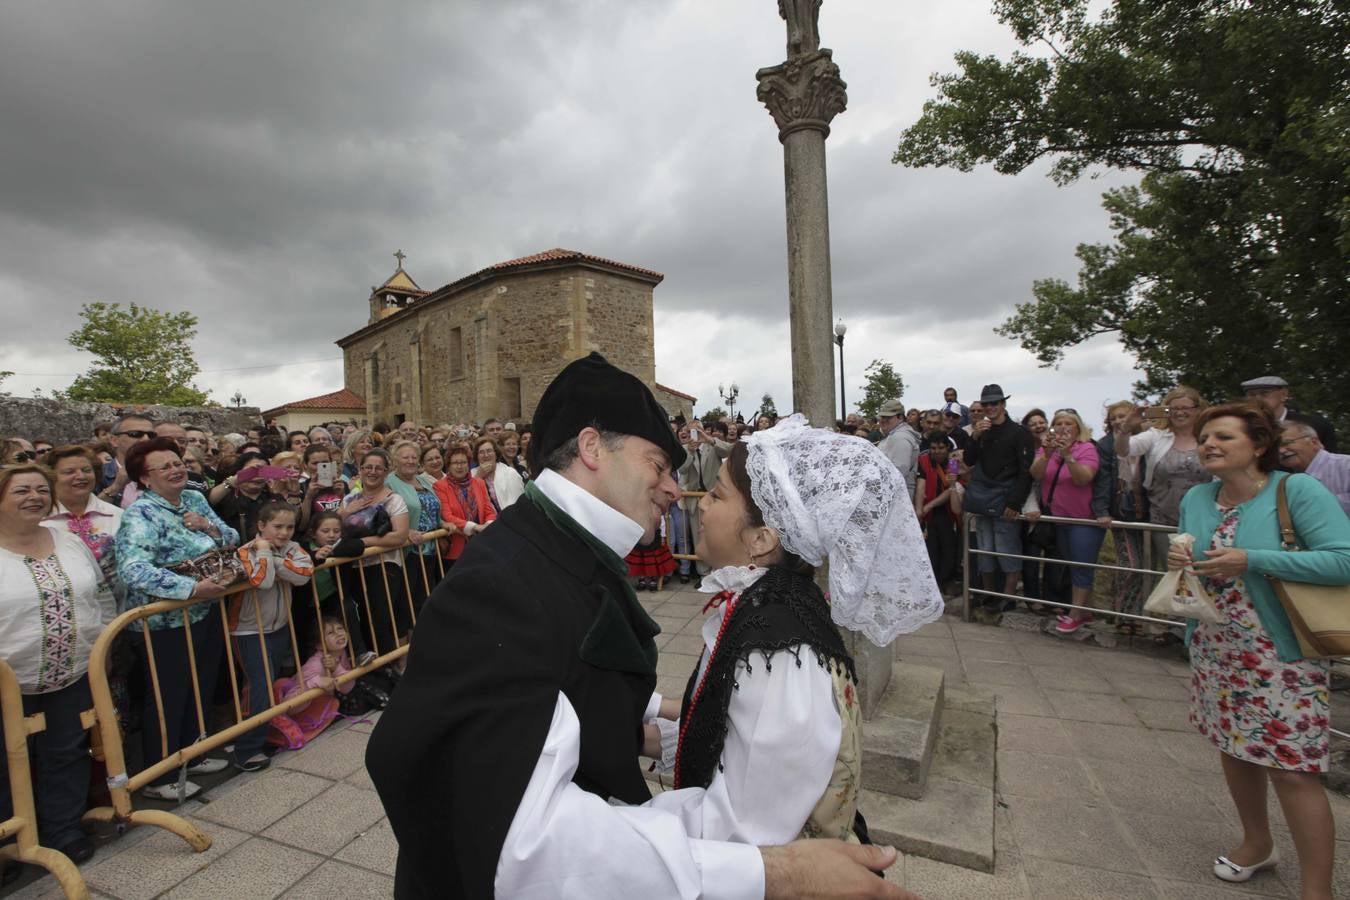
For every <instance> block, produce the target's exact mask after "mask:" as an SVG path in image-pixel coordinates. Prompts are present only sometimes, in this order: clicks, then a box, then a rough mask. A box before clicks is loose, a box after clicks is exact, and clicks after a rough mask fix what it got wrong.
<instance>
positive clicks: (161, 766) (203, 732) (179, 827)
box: [84, 530, 448, 852]
mask: <svg viewBox="0 0 1350 900" xmlns="http://www.w3.org/2000/svg"><path fill="white" fill-rule="evenodd" d="M447 534H448V533H447V532H446V531H444V530H437V531H429V532H426V533H425V536H424V537H425V540H429V541H431V542H432V546H434V547H437V539H439V538H441V537H445V536H447ZM414 546H416V545H414V544H412V543H409V544H405V545H404V546H402V547H399V548H370V549H368V550H367V551H366V552H365V553H364V554H362V555H361V556H360V557H354V558H352V559H330V560H327V561H325V562H324V563H322V564H321V565H319V566H316V567H315V573H316V574H317V573H318V572H319V571H323V570H329V571H333V573H334V577H335V581H336V586H337V608H338V609H339V610H340V611H341V618H342V621H343V625H344V627H345V628H346V630H347V632H348V635H353V634H355V632H354V631H353V630H352V628H351V623H350V622H349V620H348V613H347V607H348V593H349V592H348V586H347V585H346V584H344V579H343V578H342V577H341V572H340V571H339V570H338V567H339V566H342V565H346V564H351V565H352V569H354V574H352V573H351V570H349V575H348V579H347V580H349V581H353V582H355V585H356V586H359V593H360V595H361V596H360V598H359V600H360V604H359V605H358V606H357V611H358V613H360V614H363V615H364V622H363V623H362V624H364V625H365V626H366V631H367V632H368V633H369V636H370V640H371V643H370V649H371V650H372V651H373V652H374V653H375V658H374V659H372V660H369V661H367V662H366V663H365V664H364V665H361V664H359V662H358V659H357V656H356V648H355V646H354V641H352V640H349V641H348V644H347V651H346V652H347V657H348V661H349V662H350V664H351V669H350V670H349V671H347V672H343V673H341V674H338V675H336V676H334V678H333V680H334V683H335V684H336V685H344V684H347V683H349V682H352V681H355V680H357V679H359V678H361V677H362V676H363V675H365V674H367V673H369V672H371V671H373V670H375V669H378V668H380V667H382V666H385V665H388V664H389V663H392V662H394V661H396V660H399V659H401V658H403V657H404V656H406V655H407V653H408V644H407V642H406V641H405V640H404V639H403V636H402V635H401V634H400V633H399V628H398V623H399V622H400V617H399V616H398V615H396V611H395V603H402V602H405V601H406V603H407V607H408V614H409V616H408V619H407V622H408V623H409V627H411V626H412V625H415V624H416V621H417V606H418V604H417V603H416V602H415V601H414V596H413V594H414V589H413V587H412V586H411V584H410V580H411V578H410V577H405V578H403V597H402V598H399V599H398V600H396V599H395V597H394V596H393V594H394V591H392V590H391V588H390V579H389V573H388V571H387V570H386V569H385V567H384V565H382V564H379V563H375V564H369V565H361V564H359V563H356V562H355V560H362V561H364V560H370V559H373V558H375V557H377V556H382V555H387V554H391V553H397V554H400V555H403V554H405V553H406V551H408V550H409V549H410V548H412V547H414ZM431 557H432V559H434V561H435V566H434V567H429V566H428V563H427V557H426V556H423V555H421V554H416V555H415V558H416V561H417V563H418V564H419V565H420V567H421V571H420V573H419V572H416V571H413V572H407V573H405V574H407V575H409V576H411V577H419V576H420V577H419V580H420V581H421V587H422V588H423V589H424V590H422V591H421V593H420V595H421V597H425V596H426V595H427V594H429V593H430V592H431V589H432V588H434V587H435V584H436V583H438V582H439V580H440V578H442V577H444V575H445V562H444V560H443V559H442V557H441V554H440V552H439V547H437V550H436V551H433V553H432V554H431ZM406 562H407V561H406V560H405V563H406ZM405 567H406V566H405ZM368 570H375V571H378V575H379V581H378V582H376V585H377V586H379V585H381V584H382V586H383V591H382V592H380V591H372V590H371V585H370V584H368V583H367V575H368V574H369V575H370V577H371V579H372V580H373V579H374V578H375V574H374V571H368ZM433 571H434V572H435V575H434V576H433V574H432V572H433ZM433 577H434V578H435V579H436V580H435V581H432V578H433ZM276 583H277V584H278V585H279V586H280V587H281V590H282V595H283V607H284V609H285V614H286V628H287V630H288V632H289V637H290V650H291V652H292V653H293V654H294V658H295V665H296V676H295V677H296V678H297V679H299V684H300V688H301V690H300V692H299V693H298V694H294V695H293V696H291V697H289V698H287V699H283V700H279V699H278V698H277V696H276V693H275V691H274V686H273V681H274V677H273V673H272V671H271V665H270V663H269V662H268V652H267V647H266V643H265V636H264V635H263V634H261V633H259V634H258V635H256V640H257V641H258V643H259V648H260V650H261V655H262V662H263V667H264V671H265V672H266V679H265V680H266V682H267V684H266V690H267V698H268V700H269V702H270V705H269V706H268V708H267V709H265V710H263V711H262V712H259V713H257V714H252V715H246V714H245V710H244V708H243V707H242V706H241V703H240V690H239V677H238V672H237V669H236V665H235V652H234V649H233V641H232V636H231V634H230V628H229V616H228V615H227V612H228V610H227V606H228V605H229V604H232V603H241V604H246V603H250V602H251V603H252V604H253V610H254V613H255V615H256V616H257V618H256V621H257V622H259V623H261V622H262V621H263V620H264V619H263V616H262V614H261V607H260V604H259V599H258V591H257V590H255V589H254V588H252V587H251V586H249V585H248V584H244V585H241V586H239V587H237V588H232V589H231V590H230V591H229V592H227V593H226V594H224V595H223V596H221V597H217V598H210V599H199V600H161V601H156V602H154V603H149V604H147V605H145V606H140V607H136V608H134V609H129V610H127V611H126V612H124V613H122V614H121V615H120V616H118V617H117V618H116V619H114V620H113V621H112V622H111V623H110V624H109V625H108V627H107V628H105V629H104V631H103V633H102V634H101V635H100V636H99V638H98V640H97V641H96V642H95V644H94V648H93V650H92V652H91V653H90V655H89V688H90V691H91V693H92V694H93V698H94V712H95V720H96V724H97V728H96V730H95V735H94V737H95V744H96V751H95V758H100V759H102V760H103V761H104V764H105V765H106V767H107V770H108V791H109V795H110V797H111V802H112V805H111V806H102V807H97V808H94V809H91V810H89V811H88V812H87V813H85V815H84V819H85V821H87V822H110V823H113V824H114V825H115V826H116V828H117V830H118V832H119V833H121V832H123V831H125V830H126V828H127V827H129V826H131V825H157V826H159V827H161V828H164V829H166V830H168V831H171V832H173V833H174V834H176V835H178V836H179V837H181V838H183V840H185V841H187V843H188V844H189V845H190V846H191V847H192V849H193V850H196V851H197V852H202V851H204V850H206V849H208V848H209V847H210V846H211V838H210V837H209V836H208V835H207V834H206V833H205V832H204V831H202V830H201V829H200V828H197V827H196V826H195V825H193V824H191V823H190V822H188V821H187V820H186V819H183V818H182V817H180V816H177V815H175V814H173V813H171V812H166V811H164V810H157V809H136V808H135V807H134V806H133V805H132V799H131V795H132V792H134V791H138V790H140V789H141V788H143V787H145V786H146V785H149V784H150V783H151V782H153V781H155V780H157V779H159V778H161V777H162V776H164V775H166V774H168V773H170V772H172V771H174V770H175V769H180V770H181V773H180V776H179V795H180V799H182V785H183V782H184V779H185V778H186V767H187V766H188V765H189V764H191V763H192V762H193V761H194V760H197V759H199V758H201V757H203V756H205V755H206V754H207V753H209V752H211V751H212V750H218V749H220V748H221V747H224V746H225V745H226V744H229V743H231V742H233V741H234V740H235V739H236V738H238V737H240V736H241V735H243V734H245V733H246V732H248V731H250V730H252V729H253V728H256V727H258V726H260V725H266V724H267V723H268V722H270V721H271V720H272V719H274V718H276V717H277V716H279V715H283V714H288V713H292V712H295V711H297V710H300V709H303V708H304V707H306V706H308V705H309V704H310V703H312V702H313V701H314V700H316V699H318V698H319V697H321V696H324V695H325V693H326V691H325V689H324V688H323V687H320V686H314V687H311V686H309V684H308V683H306V681H305V677H304V673H303V671H302V669H301V666H302V663H303V661H304V659H305V658H306V656H305V655H302V654H301V652H300V646H299V643H298V641H297V637H296V622H295V620H294V619H293V617H292V615H291V610H292V604H291V593H290V585H288V584H285V583H284V582H282V581H281V580H280V579H277V582H276ZM311 583H312V580H311ZM373 594H374V595H375V597H374V599H375V603H376V605H375V606H374V607H372V605H371V604H372V595H373ZM380 594H382V596H380ZM380 600H383V602H384V604H385V608H384V609H381V607H380V605H379V602H380ZM353 602H355V600H353ZM210 604H218V609H219V612H220V615H221V620H222V626H223V627H222V629H221V630H222V632H223V635H224V644H225V647H224V651H225V652H224V659H225V665H224V668H225V670H226V671H227V672H228V673H229V681H230V695H231V698H232V700H233V711H234V716H233V718H234V722H233V724H230V725H227V726H226V727H223V728H221V729H219V730H215V731H213V730H212V726H211V722H210V721H209V718H208V714H209V712H210V704H211V701H212V699H213V698H212V697H206V698H203V696H202V676H203V673H201V672H199V671H198V668H197V652H196V648H195V646H194V643H193V638H192V629H193V627H194V626H193V624H192V622H191V619H190V618H189V616H188V615H187V613H186V610H187V609H189V608H190V607H194V606H202V605H210ZM178 610H182V611H184V612H183V614H182V616H181V618H182V622H183V625H182V626H181V627H179V628H173V629H166V630H165V631H161V632H159V633H158V636H156V631H155V630H153V629H150V628H143V629H141V630H139V631H138V632H137V633H138V634H140V635H141V636H142V640H143V642H144V650H145V659H146V664H147V668H148V669H149V675H150V685H149V690H151V691H153V697H154V703H155V711H156V714H157V716H158V724H159V736H160V751H161V757H162V758H161V759H160V760H159V761H158V762H155V763H152V764H150V765H147V766H145V767H144V768H142V769H141V770H140V771H139V772H137V773H136V774H135V775H130V774H128V772H127V765H126V758H125V754H124V752H123V743H122V741H123V735H122V728H121V724H120V722H119V719H118V715H117V709H116V704H115V702H114V699H113V694H112V690H111V686H110V683H109V674H108V672H109V669H108V660H109V656H110V654H111V652H112V647H113V642H114V640H116V638H117V637H118V635H120V634H121V633H122V632H124V631H125V630H126V629H127V628H128V627H130V626H132V625H133V624H134V623H138V622H144V621H145V620H146V619H148V618H149V617H150V616H153V615H156V614H159V613H168V612H173V611H178ZM377 610H378V611H380V615H381V616H382V615H383V613H384V612H387V613H388V615H389V618H388V620H387V621H388V623H389V627H390V628H391V629H392V631H391V632H386V633H385V640H384V646H381V645H380V644H381V635H380V631H381V629H379V628H377V627H376V624H377V617H376V616H375V615H373V613H375V612H376V611H377ZM314 616H315V624H316V626H317V632H316V633H317V635H318V636H319V638H318V639H319V641H320V645H322V640H323V637H322V636H323V613H322V608H321V604H320V598H319V596H318V594H317V592H316V593H315V595H314ZM380 621H383V620H380ZM197 627H198V628H202V627H204V623H198V625H197ZM180 631H181V632H182V634H181V637H180V635H178V634H175V633H174V632H180ZM363 633H364V632H363ZM390 633H392V641H390V640H389V634H390ZM233 639H234V640H237V641H244V640H253V639H255V636H254V635H236V636H233ZM176 640H184V641H186V645H187V648H186V649H187V660H188V672H186V673H181V672H176V673H165V672H161V671H160V669H159V667H158V666H157V664H156V655H155V645H156V644H157V643H159V642H161V641H176ZM390 643H392V644H393V646H390ZM161 646H163V645H161ZM208 674H209V673H208ZM330 675H331V673H330ZM184 676H186V677H188V678H189V679H190V682H191V687H192V699H193V705H194V708H195V712H196V726H197V730H198V734H199V735H200V737H199V738H198V739H197V740H196V741H195V742H194V743H191V744H189V745H188V746H186V747H183V748H182V749H176V750H174V751H173V752H170V751H169V747H168V733H167V730H166V727H165V725H166V713H165V708H164V700H163V695H162V692H161V689H160V688H161V683H162V681H163V680H164V679H165V678H167V677H174V678H182V677H184ZM148 724H149V723H145V725H148ZM100 754H101V755H100Z"/></svg>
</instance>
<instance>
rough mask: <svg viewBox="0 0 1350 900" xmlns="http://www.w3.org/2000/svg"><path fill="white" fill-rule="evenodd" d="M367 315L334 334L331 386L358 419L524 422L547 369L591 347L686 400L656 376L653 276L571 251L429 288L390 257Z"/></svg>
mask: <svg viewBox="0 0 1350 900" xmlns="http://www.w3.org/2000/svg"><path fill="white" fill-rule="evenodd" d="M394 255H395V257H396V258H397V259H398V266H397V268H396V269H395V270H394V274H392V275H391V276H389V278H388V279H386V280H385V282H384V283H383V284H381V285H379V286H378V287H375V288H372V289H371V292H370V318H369V321H368V322H367V324H366V325H365V326H364V327H363V328H361V329H360V330H358V331H355V332H353V333H352V334H349V335H347V336H346V337H343V338H340V339H338V341H337V345H338V346H339V347H341V348H342V355H343V384H344V387H345V389H346V390H348V391H350V392H352V393H353V394H357V395H359V396H361V397H364V398H365V403H366V419H367V421H368V422H370V423H372V424H373V423H375V422H386V423H388V424H391V425H397V424H398V423H400V422H403V421H405V420H412V421H414V422H417V423H418V424H428V423H453V422H458V421H461V420H463V421H467V422H483V421H484V420H486V419H488V418H492V417H496V418H500V419H505V420H517V421H529V419H530V417H531V416H532V415H533V414H534V408H535V404H536V403H538V401H539V396H540V395H541V394H542V393H543V391H544V388H545V387H547V386H548V383H549V382H550V381H552V380H553V377H554V376H555V375H557V374H558V372H559V371H561V370H562V368H563V366H565V365H567V364H568V363H569V362H571V361H572V360H574V359H578V358H580V357H582V356H585V355H586V354H588V353H590V352H591V351H592V350H596V351H599V352H600V353H602V354H603V355H604V356H605V357H606V358H608V359H609V361H610V362H612V363H614V364H615V365H616V366H618V367H620V368H621V369H625V370H627V371H629V372H632V373H633V374H634V375H636V376H638V377H639V378H641V379H642V380H643V381H644V382H645V383H646V384H647V386H648V387H651V388H652V389H653V390H654V391H656V392H657V399H658V400H659V401H660V402H661V403H662V404H663V405H664V406H665V407H666V408H667V410H668V411H669V412H670V413H671V414H672V415H674V414H676V413H678V412H686V414H692V406H693V401H694V398H693V397H690V396H689V395H686V394H682V393H680V392H678V391H673V390H671V389H669V388H662V387H660V386H659V385H657V384H656V361H655V351H654V348H653V334H652V290H653V289H654V288H655V287H656V286H657V285H658V284H660V283H661V281H662V279H663V278H664V277H665V276H663V275H662V274H661V273H659V272H653V271H652V270H650V269H644V268H641V267H639V266H634V265H629V264H628V263H621V262H615V261H613V260H609V259H602V258H601V257H598V256H591V255H589V254H587V253H581V252H578V251H576V250H563V249H557V248H555V249H553V250H545V251H543V252H542V253H535V254H533V255H531V256H523V257H521V258H519V259H512V260H507V261H506V262H500V263H496V264H495V265H491V266H488V267H487V268H485V269H481V270H479V271H477V272H474V273H473V274H471V275H466V276H464V277H463V278H460V279H458V280H456V281H452V282H451V283H449V284H447V285H445V286H444V287H441V288H438V289H436V290H434V291H426V290H423V289H422V288H421V287H420V286H419V285H418V284H417V282H416V281H414V280H413V278H412V276H410V275H409V274H408V273H407V272H406V271H405V270H404V268H403V260H404V255H403V253H402V252H401V251H400V252H399V253H396V254H394Z"/></svg>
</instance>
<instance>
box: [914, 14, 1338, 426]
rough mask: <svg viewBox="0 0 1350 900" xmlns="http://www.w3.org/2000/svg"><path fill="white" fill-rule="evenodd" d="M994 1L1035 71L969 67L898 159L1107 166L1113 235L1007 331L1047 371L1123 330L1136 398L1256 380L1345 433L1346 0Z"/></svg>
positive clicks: (943, 80) (1072, 173)
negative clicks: (1123, 174)
mask: <svg viewBox="0 0 1350 900" xmlns="http://www.w3.org/2000/svg"><path fill="white" fill-rule="evenodd" d="M1096 6H1097V4H1095V3H1090V2H1089V0H996V2H995V4H994V10H995V13H996V15H997V16H998V18H999V20H1000V21H1002V22H1003V23H1005V24H1006V25H1008V26H1009V27H1010V28H1011V29H1012V31H1013V34H1014V35H1015V37H1016V38H1017V40H1018V41H1019V42H1020V43H1021V44H1022V45H1023V46H1024V47H1028V48H1037V50H1038V51H1043V52H1041V53H1039V55H1032V54H1030V53H1022V52H1017V53H1014V54H1013V55H1012V58H1011V59H1010V60H1008V61H1006V62H1005V61H1002V60H999V59H996V58H994V57H988V56H984V57H981V56H977V55H976V54H974V53H968V52H962V53H958V54H957V57H956V60H957V63H958V65H959V66H960V67H961V70H962V71H961V72H960V73H959V74H946V75H936V76H934V78H933V84H934V86H935V87H936V88H937V92H938V97H937V99H934V100H930V101H929V102H928V103H926V104H925V105H924V111H923V114H922V116H921V117H920V119H919V120H918V121H917V122H916V123H915V124H914V125H913V126H911V127H910V128H908V129H906V131H905V132H904V133H903V135H902V137H901V142H900V145H899V148H898V150H897V151H896V153H895V156H894V161H895V162H897V163H903V164H905V165H910V166H951V167H954V168H957V169H960V170H962V171H969V170H970V169H972V168H973V167H974V166H976V165H978V164H981V163H992V164H993V166H994V168H995V169H996V170H997V171H999V172H1003V173H1016V172H1020V171H1022V170H1024V169H1026V168H1027V167H1028V166H1030V165H1032V164H1034V163H1037V162H1038V161H1041V160H1046V161H1050V162H1051V168H1050V175H1051V177H1052V178H1054V179H1055V181H1056V182H1058V183H1060V184H1064V183H1068V182H1070V181H1073V180H1074V179H1076V178H1078V177H1079V176H1080V175H1082V174H1084V173H1086V172H1089V171H1091V170H1095V169H1100V168H1102V167H1106V168H1112V169H1119V170H1125V171H1137V172H1141V173H1143V177H1142V181H1141V183H1140V184H1139V185H1138V186H1134V187H1126V188H1120V189H1116V190H1111V191H1108V192H1107V193H1106V194H1105V195H1104V198H1103V205H1104V208H1105V209H1106V211H1107V213H1108V215H1109V217H1110V222H1111V227H1112V230H1113V232H1114V234H1115V239H1114V242H1112V243H1109V244H1083V245H1080V246H1079V248H1078V252H1077V255H1078V259H1079V262H1080V270H1079V274H1078V278H1077V284H1076V285H1070V284H1068V283H1067V282H1064V281H1059V280H1055V279H1046V280H1041V281H1037V282H1035V283H1034V285H1033V286H1032V292H1031V293H1032V298H1033V299H1032V301H1031V302H1028V303H1023V304H1019V305H1018V306H1017V308H1016V313H1015V314H1014V315H1013V316H1012V317H1011V318H1010V319H1008V320H1007V321H1006V322H1005V323H1004V324H1003V325H1002V327H1001V328H999V329H998V330H999V333H1001V334H1004V335H1006V336H1008V337H1012V338H1016V339H1018V340H1020V341H1021V343H1022V345H1023V346H1024V347H1025V348H1026V349H1027V350H1029V351H1030V352H1032V353H1034V354H1035V355H1036V357H1037V359H1038V360H1039V361H1040V363H1041V364H1042V365H1056V364H1058V363H1059V362H1060V361H1061V360H1062V359H1063V356H1064V353H1065V351H1066V349H1068V348H1070V347H1072V346H1074V345H1075V344H1077V343H1078V342H1080V341H1082V340H1085V339H1086V338H1089V337H1091V336H1093V335H1097V334H1106V333H1115V334H1117V335H1118V336H1119V338H1120V340H1121V342H1122V344H1123V346H1124V347H1125V348H1126V349H1127V350H1128V351H1130V352H1131V353H1132V354H1134V356H1135V357H1136V358H1137V359H1138V361H1139V363H1140V368H1141V369H1142V371H1143V375H1144V378H1143V380H1142V381H1141V382H1140V383H1139V384H1138V385H1137V389H1138V390H1139V392H1140V393H1146V392H1154V391H1156V390H1159V389H1161V388H1163V387H1167V386H1170V385H1172V384H1175V383H1176V382H1177V381H1185V382H1187V383H1190V384H1192V385H1194V386H1195V387H1197V388H1198V389H1200V390H1201V391H1202V392H1203V393H1205V394H1206V395H1208V396H1210V397H1213V398H1222V397H1226V396H1229V395H1231V394H1233V393H1235V392H1236V391H1237V389H1238V384H1239V383H1240V382H1241V381H1243V380H1244V379H1246V378H1250V377H1252V376H1253V375H1257V374H1265V373H1278V374H1282V375H1284V376H1285V377H1286V378H1288V379H1289V380H1290V381H1291V382H1293V383H1295V385H1296V387H1295V391H1296V393H1297V394H1298V396H1299V401H1300V404H1301V405H1302V406H1303V407H1304V408H1316V407H1320V408H1322V409H1324V410H1327V411H1328V412H1330V413H1332V414H1333V415H1334V416H1336V417H1338V418H1339V419H1340V420H1341V421H1342V422H1346V421H1347V420H1348V419H1350V398H1347V397H1346V395H1345V392H1344V391H1342V390H1341V389H1340V388H1338V387H1337V385H1338V384H1340V383H1341V382H1342V381H1343V375H1344V359H1345V358H1346V357H1347V355H1350V104H1348V103H1347V102H1346V97H1347V96H1350V55H1347V54H1346V52H1345V48H1346V46H1348V45H1350V8H1347V7H1346V5H1345V4H1344V3H1341V2H1330V0H1285V2H1281V3H1273V2H1260V3H1257V2H1241V0H1116V2H1113V3H1111V4H1110V5H1109V6H1107V7H1106V8H1105V9H1104V10H1102V11H1101V13H1100V14H1099V15H1093V14H1092V13H1091V9H1092V8H1095V7H1096Z"/></svg>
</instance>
